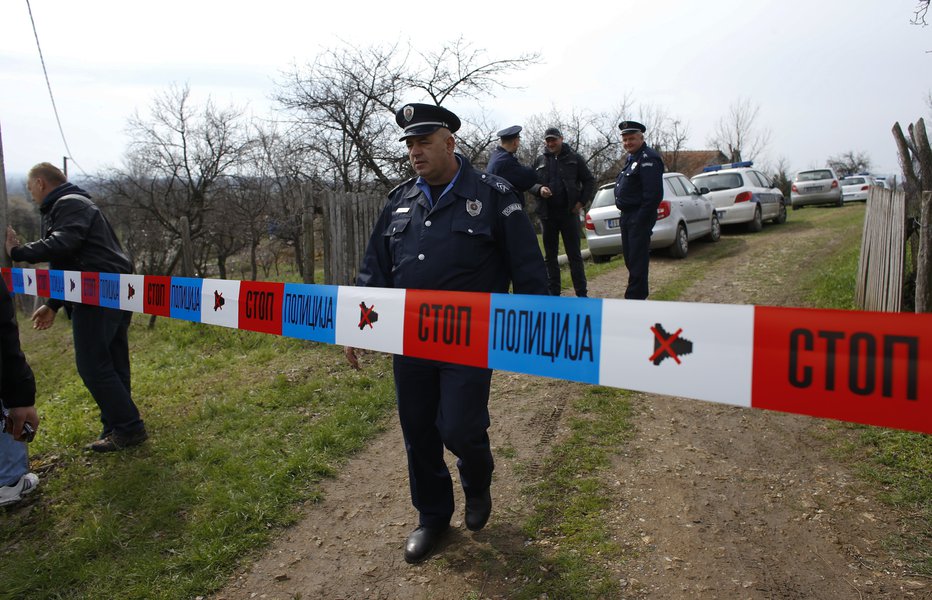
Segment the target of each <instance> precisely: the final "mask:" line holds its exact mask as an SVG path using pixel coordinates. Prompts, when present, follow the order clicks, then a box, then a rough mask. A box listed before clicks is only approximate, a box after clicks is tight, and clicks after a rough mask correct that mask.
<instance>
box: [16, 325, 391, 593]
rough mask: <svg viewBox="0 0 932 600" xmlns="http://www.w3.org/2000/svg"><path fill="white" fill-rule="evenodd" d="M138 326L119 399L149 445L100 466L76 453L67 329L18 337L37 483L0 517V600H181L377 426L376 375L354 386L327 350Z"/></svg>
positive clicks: (382, 381) (382, 379)
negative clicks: (27, 373)
mask: <svg viewBox="0 0 932 600" xmlns="http://www.w3.org/2000/svg"><path fill="white" fill-rule="evenodd" d="M145 320H146V318H145V317H143V316H140V315H137V316H136V320H135V322H134V326H133V327H132V329H131V343H132V349H131V351H132V354H133V358H134V362H133V385H134V396H135V399H136V401H137V403H138V404H139V405H140V409H141V411H142V413H143V416H144V418H145V420H146V424H147V427H148V429H149V432H150V435H151V439H150V441H149V442H147V443H146V444H144V445H142V446H140V447H138V448H134V449H131V450H129V451H126V452H121V453H117V454H114V455H102V456H90V455H88V454H87V453H86V451H84V450H83V449H82V446H83V445H84V444H86V443H87V442H89V441H91V440H92V439H94V438H95V437H96V435H97V434H98V432H99V427H100V426H99V422H98V416H99V414H98V411H97V407H96V405H95V404H94V403H93V400H92V399H91V398H90V397H89V395H88V393H87V392H86V390H85V389H84V388H83V386H82V385H81V383H80V381H79V379H78V378H77V374H76V373H75V368H74V366H73V360H74V359H73V354H72V352H71V350H70V348H69V346H70V330H69V328H68V327H67V322H66V321H65V322H59V323H56V326H55V327H54V328H53V329H52V330H50V331H47V332H42V333H38V332H33V331H31V330H25V329H24V331H23V332H22V338H23V345H24V348H25V349H26V352H27V355H28V357H29V360H30V363H31V364H32V366H33V368H34V370H35V371H36V379H37V382H38V384H39V402H38V408H39V410H40V413H41V416H42V419H43V420H42V424H41V428H40V432H39V435H38V436H37V438H36V441H35V442H34V443H33V444H32V446H31V453H32V456H31V459H32V463H33V468H34V469H38V470H39V471H40V472H44V473H45V476H43V478H42V480H43V481H42V490H41V494H39V495H38V496H37V498H38V500H37V501H36V502H35V504H33V505H31V506H30V507H29V508H21V507H20V508H15V509H10V510H6V511H4V512H2V513H0V531H2V533H0V548H2V550H0V580H2V581H3V584H2V586H0V598H19V597H27V594H26V591H25V590H27V589H28V590H29V592H28V597H29V598H62V599H65V598H75V599H77V598H147V599H148V598H193V597H194V596H196V595H198V594H203V593H205V592H206V591H208V590H210V589H213V588H216V587H218V586H220V585H221V584H222V583H223V582H224V581H225V580H226V578H227V577H228V575H229V573H230V572H231V571H232V570H233V569H234V568H235V566H236V565H237V564H238V563H239V562H240V561H241V560H243V559H244V557H248V556H249V555H250V553H252V552H255V550H256V549H257V548H260V547H261V546H262V545H264V544H265V543H266V542H267V541H268V540H269V539H270V538H271V537H273V536H274V535H275V534H276V531H277V530H279V529H280V528H281V527H282V526H283V525H286V524H288V523H291V522H292V521H293V520H294V519H295V516H296V514H297V512H296V510H297V508H298V507H299V506H300V504H301V503H302V502H305V501H313V500H314V499H316V498H317V497H318V496H319V493H320V488H319V483H320V481H321V480H322V479H323V478H325V477H328V476H330V475H332V474H333V473H335V472H336V471H338V470H339V468H340V465H341V463H342V461H343V460H344V459H345V457H346V456H347V455H348V454H350V453H352V452H354V451H356V450H358V449H360V448H361V447H363V445H364V444H365V442H366V440H367V439H369V438H370V437H371V436H372V435H373V434H374V433H375V432H376V431H378V430H379V429H380V428H381V427H382V426H383V424H384V422H385V418H386V416H387V415H389V414H391V412H392V409H393V406H394V400H393V389H392V382H391V373H390V365H389V364H388V361H387V358H385V357H381V356H376V357H375V358H373V360H372V361H369V362H370V364H369V366H368V367H367V368H366V370H365V371H363V372H359V373H357V372H353V371H351V370H349V369H348V367H346V366H345V364H344V359H343V356H342V352H341V351H340V349H339V348H337V347H334V346H320V345H314V344H312V343H308V342H303V341H299V340H292V339H288V338H279V337H275V336H269V335H263V334H258V333H251V332H243V331H235V330H228V329H224V328H221V327H210V326H204V325H197V324H192V323H186V322H181V321H169V320H159V322H158V323H157V325H156V328H155V329H154V330H148V329H146V328H145V327H144V326H142V323H143V322H144V321H145Z"/></svg>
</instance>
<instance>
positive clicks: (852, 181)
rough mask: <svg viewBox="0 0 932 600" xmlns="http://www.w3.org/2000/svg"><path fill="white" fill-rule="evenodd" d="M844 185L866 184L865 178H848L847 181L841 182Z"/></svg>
mask: <svg viewBox="0 0 932 600" xmlns="http://www.w3.org/2000/svg"><path fill="white" fill-rule="evenodd" d="M841 183H842V185H858V184H859V183H864V178H863V177H848V178H847V179H842V180H841Z"/></svg>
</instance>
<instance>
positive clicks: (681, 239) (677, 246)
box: [670, 223, 689, 258]
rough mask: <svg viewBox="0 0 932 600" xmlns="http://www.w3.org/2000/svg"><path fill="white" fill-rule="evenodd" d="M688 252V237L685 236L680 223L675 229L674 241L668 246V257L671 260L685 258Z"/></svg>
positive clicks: (683, 228)
mask: <svg viewBox="0 0 932 600" xmlns="http://www.w3.org/2000/svg"><path fill="white" fill-rule="evenodd" d="M687 252H689V236H687V235H686V226H685V225H683V224H682V223H680V224H679V225H677V227H676V239H674V240H673V245H672V246H670V256H672V257H673V258H686V253H687Z"/></svg>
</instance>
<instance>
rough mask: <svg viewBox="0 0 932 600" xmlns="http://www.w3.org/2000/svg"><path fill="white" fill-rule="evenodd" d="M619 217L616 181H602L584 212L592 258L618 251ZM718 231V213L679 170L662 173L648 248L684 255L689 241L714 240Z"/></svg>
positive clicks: (600, 260)
mask: <svg viewBox="0 0 932 600" xmlns="http://www.w3.org/2000/svg"><path fill="white" fill-rule="evenodd" d="M705 191H708V190H705ZM620 218H621V213H620V212H619V211H618V209H617V208H616V207H615V184H614V183H608V184H605V185H603V186H602V187H600V188H599V190H598V191H597V192H596V194H595V198H593V199H592V205H591V206H590V207H589V212H587V213H586V242H587V243H588V245H589V252H590V253H591V255H592V261H593V262H597V263H604V262H608V261H609V260H611V258H612V256H614V255H616V254H621V228H620V225H619V219H620ZM721 233H722V228H721V225H720V224H719V219H718V214H717V213H716V212H715V210H714V209H713V208H712V203H710V202H709V200H708V199H707V198H706V197H705V196H704V195H703V194H702V193H700V190H699V189H697V188H696V186H694V185H693V184H692V182H691V181H689V179H687V178H686V177H685V176H684V175H682V174H680V173H664V174H663V200H662V201H661V202H660V206H659V207H657V223H656V224H655V225H654V229H653V230H652V231H651V237H650V248H651V250H656V249H659V248H668V249H669V252H670V254H671V255H672V256H675V257H676V258H685V257H686V254H687V253H688V252H689V242H691V241H693V240H695V239H699V238H703V237H704V238H708V239H709V240H710V241H713V242H717V241H718V240H719V238H720V237H721Z"/></svg>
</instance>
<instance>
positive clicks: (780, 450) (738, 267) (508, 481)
mask: <svg viewBox="0 0 932 600" xmlns="http://www.w3.org/2000/svg"><path fill="white" fill-rule="evenodd" d="M791 219H792V215H791ZM768 227H775V226H772V225H770V226H768ZM823 233H824V232H823ZM726 235H727V237H728V238H729V239H731V240H737V243H736V250H735V252H733V253H731V255H730V256H728V257H726V258H724V259H721V260H718V261H716V262H714V263H713V266H712V267H711V268H710V269H708V270H706V271H704V272H703V277H702V278H701V280H697V281H696V282H695V284H693V285H692V286H691V287H690V288H689V289H688V290H687V291H686V292H685V294H683V296H682V299H683V300H685V301H694V302H718V303H729V304H768V305H796V304H798V296H799V292H798V290H796V289H795V288H794V286H793V285H792V281H791V279H792V275H793V273H795V272H797V268H798V269H805V267H806V263H807V262H810V261H815V260H818V258H819V257H820V256H824V255H825V254H826V253H828V252H831V245H832V241H831V240H830V239H829V240H826V239H824V238H825V236H824V235H822V233H820V231H819V229H818V228H817V227H802V226H800V227H786V228H785V231H783V232H780V235H762V234H757V235H755V234H743V233H737V232H731V231H728V232H726ZM731 243H735V242H734V241H732V242H731ZM709 248H711V246H709V245H704V244H699V243H697V244H693V246H692V247H691V249H690V252H691V254H692V255H693V256H700V255H701V254H702V253H703V252H708V251H709ZM688 260H689V259H687V261H688ZM788 260H791V261H795V265H796V266H793V267H790V268H787V266H786V265H785V264H784V263H785V261H788ZM681 264H684V263H681V262H680V261H677V260H674V259H669V258H666V257H664V256H655V257H652V262H651V285H652V288H653V289H656V288H657V287H658V286H659V285H661V284H662V283H663V282H664V281H666V280H669V279H670V278H671V277H672V276H674V274H675V273H676V270H677V268H678V267H679V265H681ZM761 274H766V275H767V276H765V277H762V276H761ZM626 276H627V272H626V271H625V270H624V268H623V267H622V266H621V264H620V263H619V268H617V269H614V270H611V271H609V272H607V273H606V274H604V275H602V276H601V277H599V278H598V279H596V280H594V281H592V282H590V290H591V293H592V295H593V296H599V297H620V295H621V293H622V291H623V289H624V281H625V278H626ZM584 388H585V386H583V385H582V384H575V383H571V382H565V381H554V380H549V379H543V378H537V377H531V376H524V375H516V374H512V373H503V372H499V373H496V374H495V376H494V379H493V395H492V428H491V430H490V435H491V438H492V441H493V445H494V446H495V452H496V461H497V463H496V472H495V481H494V483H493V489H492V493H493V503H494V511H493V514H492V519H491V520H490V522H489V525H488V526H487V527H486V529H485V530H483V531H482V532H479V533H477V534H472V533H470V532H469V531H468V530H466V529H465V527H464V526H463V524H462V518H461V516H460V517H459V520H458V521H454V523H453V525H454V528H453V530H452V532H451V535H449V536H448V537H447V539H446V541H445V543H444V544H443V547H442V548H441V549H440V550H439V551H438V552H437V553H436V555H435V556H434V557H433V558H432V559H431V560H429V561H427V562H426V563H424V564H422V565H418V566H409V565H407V564H405V562H404V560H403V558H402V546H403V543H404V539H405V537H406V536H407V534H408V532H409V531H410V530H411V529H413V528H414V527H415V526H416V515H415V513H414V510H413V508H412V507H411V504H410V500H409V496H408V482H407V471H406V467H405V459H404V453H403V449H402V443H401V433H400V431H399V429H398V427H397V424H396V423H393V427H392V428H391V429H390V430H389V431H387V432H385V433H384V434H383V435H381V436H380V437H378V438H377V439H375V440H374V441H373V442H372V444H371V445H370V446H369V447H368V449H367V450H365V451H364V452H362V453H360V454H359V455H357V456H356V457H355V458H353V459H352V460H351V461H350V462H349V463H348V464H347V466H346V468H345V469H344V470H343V472H342V473H341V475H340V476H339V477H337V478H336V479H334V480H333V481H330V482H328V483H326V484H325V485H324V489H323V492H324V499H323V500H322V501H321V502H320V503H318V504H313V505H309V506H307V507H306V510H305V511H304V515H303V518H302V520H301V521H300V522H299V523H297V524H296V525H294V526H293V527H291V528H290V529H288V530H287V531H285V532H284V533H283V535H282V536H281V538H280V539H279V540H277V541H276V542H275V543H274V544H273V545H272V546H271V547H270V548H268V549H267V550H266V551H265V553H264V554H263V556H261V557H258V558H257V559H256V560H255V561H254V562H252V564H250V565H249V566H248V567H246V568H244V569H243V570H242V571H241V572H238V573H236V574H234V575H233V576H232V577H231V578H230V581H229V582H228V584H227V585H226V587H225V588H224V589H222V590H221V591H220V592H218V593H217V594H216V595H215V596H214V598H215V600H240V599H254V598H260V599H295V598H301V599H305V600H307V599H317V598H325V599H328V600H330V599H342V598H346V599H349V598H353V599H355V598H386V599H389V598H390V599H394V598H404V599H419V598H424V599H426V598H431V599H444V600H446V599H450V600H460V599H464V598H508V596H509V594H508V590H509V589H510V585H509V577H510V576H513V575H514V574H509V573H507V572H502V571H503V569H499V570H495V569H490V570H483V568H484V567H485V566H487V565H488V564H489V559H490V558H493V559H494V558H496V557H502V558H503V559H502V560H501V561H499V562H500V563H506V562H507V561H506V560H504V557H508V556H513V555H514V554H515V553H516V552H517V551H518V549H520V548H521V547H522V546H523V545H524V544H525V542H526V540H525V538H524V536H523V534H522V532H521V530H520V524H521V523H522V522H523V521H524V519H525V518H526V516H527V515H528V514H529V510H530V506H531V504H532V503H533V498H528V497H527V496H526V495H524V493H523V492H522V490H523V489H524V488H525V487H526V486H527V485H528V484H530V483H533V482H534V481H535V480H536V479H537V478H538V477H540V476H541V472H540V471H541V469H540V467H541V465H542V463H543V459H544V457H546V456H547V454H548V452H549V450H550V448H551V447H552V446H553V445H554V444H555V443H557V442H559V441H560V439H561V437H562V436H563V435H564V433H565V431H566V428H565V424H566V423H567V422H568V419H570V418H572V416H573V415H572V410H573V409H572V405H573V403H572V402H571V400H572V399H573V398H575V397H576V396H578V395H579V394H581V393H582V390H584ZM633 403H634V409H635V410H634V417H633V422H634V427H635V434H634V435H633V437H632V438H631V439H630V441H629V442H628V443H627V444H626V445H625V446H623V447H620V448H618V452H617V455H616V456H615V458H614V463H613V467H612V469H610V470H609V471H608V472H606V473H605V477H606V483H607V484H608V485H609V486H610V489H612V490H613V494H614V500H615V502H614V506H615V507H616V510H614V511H612V512H611V513H610V514H608V515H606V519H605V527H606V528H608V529H609V530H610V531H611V532H612V533H613V536H614V538H615V540H616V541H617V542H618V543H619V544H620V545H621V546H622V547H624V548H625V552H624V553H623V555H622V556H619V557H618V559H617V562H616V563H615V564H614V565H613V571H614V574H615V576H616V577H617V579H618V580H619V581H620V583H621V586H622V590H623V597H625V598H663V599H667V598H702V599H705V598H722V599H726V598H727V599H731V598H742V599H745V598H746V599H783V598H800V599H803V598H805V599H810V598H815V599H835V598H852V599H865V598H890V599H892V598H930V597H932V585H930V582H929V581H928V580H927V579H923V578H922V577H919V576H916V575H911V574H909V573H907V572H906V565H904V564H903V563H902V562H900V561H899V560H897V559H896V558H895V557H894V556H893V555H892V554H891V553H890V551H889V550H888V548H887V545H886V544H885V542H887V541H889V540H890V539H891V537H893V536H895V535H896V534H897V533H899V530H900V528H901V527H903V522H902V520H901V519H899V517H898V515H897V514H895V513H894V512H893V511H892V510H891V508H890V507H889V506H887V505H884V504H882V503H880V502H879V501H878V499H877V490H875V489H871V488H870V486H868V485H867V484H865V483H864V482H863V481H862V480H859V479H858V478H857V477H856V476H855V475H854V474H853V472H852V469H851V467H850V465H849V464H847V463H846V462H844V461H843V460H840V459H839V458H837V457H836V456H835V455H833V453H832V452H831V449H832V447H833V445H834V444H836V443H837V440H838V437H839V436H845V435H849V433H847V432H846V431H845V430H844V429H839V428H832V427H831V425H830V423H829V422H826V421H822V420H818V419H813V418H808V417H802V416H796V415H787V414H781V413H773V412H767V411H760V410H753V409H741V408H734V407H724V406H721V405H716V404H709V403H704V402H699V401H695V400H687V399H680V398H672V397H665V396H656V395H650V394H639V395H636V396H635V397H634V400H633ZM528 465H530V467H529V466H528ZM451 471H452V472H453V473H454V474H455V473H456V471H455V468H452V461H451ZM458 501H459V504H458V505H459V506H462V498H461V496H460V497H458Z"/></svg>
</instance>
